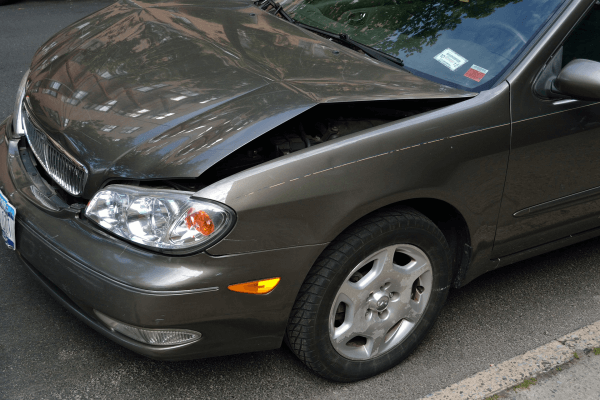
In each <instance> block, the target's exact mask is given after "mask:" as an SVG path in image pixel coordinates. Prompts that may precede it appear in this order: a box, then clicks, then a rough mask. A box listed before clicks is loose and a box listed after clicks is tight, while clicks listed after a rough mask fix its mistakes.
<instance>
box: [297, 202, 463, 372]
mask: <svg viewBox="0 0 600 400" xmlns="http://www.w3.org/2000/svg"><path fill="white" fill-rule="evenodd" d="M451 272H452V268H451V265H450V252H449V249H448V244H447V242H446V240H445V238H444V236H443V234H442V232H441V231H440V230H439V229H438V228H437V226H436V225H435V224H434V223H433V222H432V221H431V220H429V219H428V218H426V217H425V216H423V215H422V214H420V213H418V212H417V211H415V210H413V209H410V208H407V207H394V208H389V209H385V210H381V211H379V212H377V213H375V214H372V215H370V216H367V217H366V218H364V219H362V220H360V221H358V222H357V223H356V224H355V225H353V226H352V227H350V228H348V229H347V230H346V231H345V232H344V233H342V234H341V235H340V236H339V237H338V238H337V239H336V240H334V241H333V242H332V243H331V244H330V245H329V246H328V247H327V249H326V250H325V251H324V252H323V254H322V255H321V256H320V257H319V259H318V260H317V261H316V263H315V265H314V266H313V267H312V269H311V271H310V273H309V274H308V276H307V278H306V280H305V281H304V283H303V285H302V288H301V290H300V293H299V295H298V298H297V300H296V303H295V304H294V307H293V309H292V313H291V316H290V320H289V323H288V328H287V332H286V335H287V342H288V343H289V345H290V347H291V349H292V351H294V353H295V354H296V355H297V356H298V357H299V358H300V359H301V360H302V361H303V362H304V363H305V364H306V365H307V366H308V367H309V368H311V369H312V370H313V371H314V372H316V373H317V374H319V375H321V376H323V377H324V378H327V379H331V380H335V381H342V382H350V381H356V380H360V379H365V378H368V377H370V376H373V375H376V374H378V373H380V372H383V371H385V370H387V369H389V368H391V367H393V366H394V365H396V364H398V363H399V362H400V361H402V360H403V359H404V358H406V357H407V356H408V355H409V354H410V352H411V351H412V350H414V348H415V347H416V346H417V345H418V343H419V342H420V341H421V340H422V339H423V338H424V336H425V334H426V333H427V331H428V330H429V329H430V328H431V327H432V325H433V322H434V320H435V319H436V318H437V315H438V314H439V312H440V310H441V308H442V305H443V303H444V301H445V299H446V297H447V293H448V289H449V285H450V281H451V278H452V274H451Z"/></svg>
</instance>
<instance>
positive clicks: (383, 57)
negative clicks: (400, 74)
mask: <svg viewBox="0 0 600 400" xmlns="http://www.w3.org/2000/svg"><path fill="white" fill-rule="evenodd" d="M294 23H295V24H296V25H298V26H299V27H301V28H304V29H306V30H307V31H311V32H314V33H317V34H319V35H323V36H326V37H329V38H331V39H333V40H336V41H339V42H340V43H342V44H345V45H347V46H348V47H356V48H358V49H360V50H361V51H362V52H363V53H365V54H366V55H368V56H371V57H373V58H374V59H376V60H379V61H381V62H384V63H386V64H394V65H395V66H400V67H404V61H402V60H401V59H399V58H396V57H394V56H390V55H389V54H386V53H384V52H382V51H379V50H377V49H374V48H372V47H369V46H367V45H364V44H362V43H359V42H357V41H356V40H352V39H350V36H348V35H347V34H345V33H339V34H338V33H333V32H329V31H325V30H323V29H319V28H315V27H314V26H310V25H306V24H303V23H302V22H298V21H295V22H294Z"/></svg>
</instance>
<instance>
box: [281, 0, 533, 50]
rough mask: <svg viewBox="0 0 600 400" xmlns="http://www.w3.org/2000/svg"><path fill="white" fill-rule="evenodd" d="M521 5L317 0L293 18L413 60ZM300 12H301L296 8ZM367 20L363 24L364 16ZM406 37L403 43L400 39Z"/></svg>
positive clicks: (505, 0)
mask: <svg viewBox="0 0 600 400" xmlns="http://www.w3.org/2000/svg"><path fill="white" fill-rule="evenodd" d="M519 2H521V0H470V1H469V2H462V1H459V0H439V1H434V2H432V1H428V0H413V1H402V0H312V1H310V0H309V1H307V2H306V3H304V4H300V5H298V3H294V6H293V7H291V8H292V9H295V12H294V18H296V19H298V20H299V21H302V22H304V23H306V24H307V25H313V26H318V27H320V28H322V29H325V30H329V31H332V32H336V33H347V34H349V35H350V36H351V37H352V38H353V39H354V40H356V41H358V42H361V43H364V44H366V45H369V46H372V47H375V48H377V49H380V50H381V51H384V52H386V53H389V54H398V53H399V52H400V50H402V51H403V52H405V53H407V54H408V55H411V54H412V53H415V52H417V53H420V52H421V50H422V49H423V47H426V46H431V45H433V44H435V43H436V41H437V39H438V37H439V35H440V32H442V31H448V30H454V29H456V27H457V26H458V25H459V24H460V23H461V21H462V19H463V18H477V19H479V18H485V17H488V16H490V15H491V14H493V13H494V12H495V11H496V9H498V8H502V7H504V6H506V5H507V4H510V3H519ZM296 7H297V8H296ZM362 14H365V16H364V17H363V18H362V19H361V15H362ZM400 35H402V36H403V37H400Z"/></svg>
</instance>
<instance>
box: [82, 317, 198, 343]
mask: <svg viewBox="0 0 600 400" xmlns="http://www.w3.org/2000/svg"><path fill="white" fill-rule="evenodd" d="M94 312H95V313H96V315H97V316H98V318H100V319H101V320H102V322H104V323H105V324H106V325H107V326H108V327H109V328H110V330H111V331H113V332H119V333H120V334H122V335H125V336H127V337H129V338H131V339H133V340H136V341H138V342H142V343H146V344H149V345H152V346H174V345H179V344H187V343H192V342H195V341H197V340H199V339H200V338H201V337H202V334H201V333H200V332H194V331H190V330H187V329H146V328H138V327H135V326H131V325H128V324H125V323H123V322H119V321H115V320H114V319H112V318H109V317H107V316H106V315H104V314H102V313H101V312H100V311H97V310H94Z"/></svg>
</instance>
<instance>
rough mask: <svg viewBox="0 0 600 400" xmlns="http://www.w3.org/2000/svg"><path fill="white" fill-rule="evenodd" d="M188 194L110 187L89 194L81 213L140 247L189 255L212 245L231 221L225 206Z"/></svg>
mask: <svg viewBox="0 0 600 400" xmlns="http://www.w3.org/2000/svg"><path fill="white" fill-rule="evenodd" d="M192 195H193V193H192V192H181V191H177V190H158V189H146V188H138V187H133V186H127V185H112V186H108V187H106V188H105V189H103V190H101V191H99V192H98V193H97V194H96V195H95V196H94V198H93V199H92V201H90V203H89V204H88V206H87V208H86V210H85V215H86V217H87V218H88V219H90V220H91V221H94V222H95V223H97V224H98V225H100V226H101V227H103V228H104V229H106V230H108V231H109V232H111V233H113V234H115V235H117V236H120V237H122V238H124V239H126V240H129V241H131V242H134V243H137V244H140V245H142V246H144V247H148V248H153V249H157V250H159V251H162V252H165V253H174V254H178V253H189V252H192V251H199V250H201V249H204V248H207V247H208V246H210V245H212V244H214V243H216V242H217V241H218V240H220V239H221V238H223V236H224V235H225V234H227V232H229V230H230V229H231V227H232V226H233V224H234V222H235V213H234V212H233V210H231V209H230V208H229V207H227V206H225V205H223V204H218V203H213V202H211V201H207V200H196V199H192V198H191V196H192Z"/></svg>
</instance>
